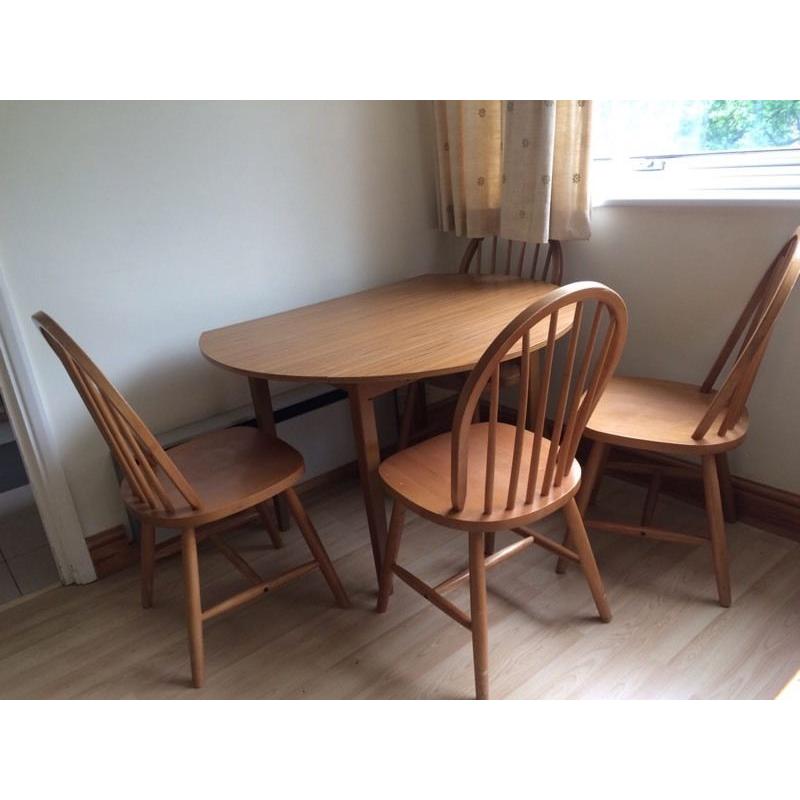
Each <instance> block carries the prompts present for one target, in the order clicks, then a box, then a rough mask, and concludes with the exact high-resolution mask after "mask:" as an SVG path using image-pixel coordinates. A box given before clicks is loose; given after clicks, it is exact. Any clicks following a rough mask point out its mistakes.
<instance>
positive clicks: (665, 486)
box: [608, 448, 800, 542]
mask: <svg viewBox="0 0 800 800" xmlns="http://www.w3.org/2000/svg"><path fill="white" fill-rule="evenodd" d="M617 456H619V457H621V458H624V460H626V461H633V462H637V463H641V464H643V465H647V466H652V467H659V466H661V467H663V466H674V467H683V468H685V467H687V466H688V467H694V466H696V465H695V464H693V463H692V462H689V461H685V460H683V459H679V458H673V457H671V456H665V455H660V454H656V453H641V452H633V451H630V450H623V449H620V448H612V450H611V453H610V455H609V463H613V461H614V459H615V457H617ZM608 474H609V475H613V476H614V477H616V478H622V479H623V480H626V481H628V482H630V483H635V484H638V485H640V486H646V485H647V484H648V483H649V479H648V476H647V475H641V474H634V473H630V472H622V471H619V472H618V471H615V470H613V469H609V470H608ZM731 483H732V484H733V491H734V496H735V500H736V511H737V515H738V518H739V519H740V520H741V521H742V522H746V523H748V524H749V525H754V526H756V527H757V528H763V529H764V530H767V531H770V532H771V533H776V534H778V535H780V536H784V537H786V538H787V539H792V540H793V541H795V542H800V495H798V494H795V493H793V492H787V491H785V490H783V489H776V488H775V487H773V486H767V485H766V484H763V483H758V482H756V481H751V480H749V479H747V478H740V477H737V476H736V475H733V476H731ZM661 491H663V492H664V493H665V494H668V495H670V496H671V497H675V498H677V499H678V500H684V501H686V502H689V503H692V504H693V505H697V506H701V507H703V506H704V505H705V499H704V496H703V484H702V480H701V479H700V473H699V470H698V475H697V478H696V479H694V478H691V477H678V476H664V477H663V478H662V481H661Z"/></svg>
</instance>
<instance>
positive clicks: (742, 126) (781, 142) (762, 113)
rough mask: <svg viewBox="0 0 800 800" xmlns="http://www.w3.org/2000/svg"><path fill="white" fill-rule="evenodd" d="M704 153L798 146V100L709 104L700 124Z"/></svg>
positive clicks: (799, 128)
mask: <svg viewBox="0 0 800 800" xmlns="http://www.w3.org/2000/svg"><path fill="white" fill-rule="evenodd" d="M702 128H703V130H702V141H703V147H704V149H706V150H732V149H748V148H753V149H756V148H761V147H787V146H790V145H797V144H800V100H712V101H711V102H710V103H709V105H708V108H707V109H706V113H705V116H704V118H703V122H702Z"/></svg>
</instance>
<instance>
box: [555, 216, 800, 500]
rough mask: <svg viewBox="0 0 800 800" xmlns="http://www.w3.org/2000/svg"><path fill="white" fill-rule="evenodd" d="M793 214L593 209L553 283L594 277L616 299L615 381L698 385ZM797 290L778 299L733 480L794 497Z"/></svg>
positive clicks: (798, 404) (795, 219) (798, 458)
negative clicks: (620, 312) (621, 303)
mask: <svg viewBox="0 0 800 800" xmlns="http://www.w3.org/2000/svg"><path fill="white" fill-rule="evenodd" d="M798 224H800V204H798V205H796V206H795V207H793V208H792V207H786V206H783V207H781V206H772V207H770V206H766V205H763V204H762V205H760V206H759V205H758V204H754V205H751V206H741V205H739V206H728V207H721V206H684V207H680V206H668V205H665V206H651V207H643V206H638V207H637V206H603V207H599V208H595V209H594V211H593V216H592V238H591V240H590V241H588V242H571V243H569V244H568V245H567V247H566V248H565V258H566V272H565V280H568V281H573V280H581V279H589V278H590V279H594V280H599V281H602V282H603V283H606V284H608V285H609V286H611V287H612V288H614V289H616V290H617V291H618V292H619V293H620V294H621V295H622V296H623V297H624V298H625V300H626V302H627V304H628V311H629V313H630V323H631V324H630V332H629V335H628V342H627V344H626V347H625V352H624V355H623V359H622V364H621V367H620V370H619V371H620V372H621V373H622V374H633V375H645V376H651V377H664V378H669V379H673V380H683V381H687V382H694V383H700V382H701V381H702V380H703V378H704V377H705V374H706V372H708V369H709V368H710V366H711V363H712V362H713V360H714V357H715V356H716V354H717V352H718V351H719V349H720V347H721V346H722V343H723V342H724V340H725V337H726V336H727V334H728V333H729V332H730V329H731V328H732V327H733V324H734V322H735V321H736V318H737V316H738V315H739V313H740V312H741V310H742V308H743V307H744V304H745V303H746V301H747V299H748V298H749V296H750V293H751V292H752V290H753V289H754V288H755V285H756V283H757V281H758V279H759V278H760V277H761V275H762V274H763V271H764V270H765V269H766V268H767V266H768V265H769V263H770V261H771V260H772V258H773V257H774V255H775V254H776V253H777V252H778V250H779V248H780V247H781V245H782V244H783V243H784V242H785V241H786V239H787V238H788V237H789V236H790V235H791V234H792V232H793V231H794V229H795V227H797V225H798ZM799 355H800V287H798V288H797V289H796V290H795V293H794V294H793V295H792V296H791V297H790V298H789V301H788V303H787V304H786V306H785V308H784V311H783V316H782V317H781V319H779V321H778V323H777V325H776V328H775V331H774V334H773V337H772V342H771V344H770V347H769V350H768V351H767V354H766V356H765V358H764V362H763V364H762V367H761V371H760V373H759V376H758V380H757V382H756V384H755V387H754V389H753V392H752V394H751V396H750V402H749V403H748V407H749V410H750V415H751V425H750V431H749V435H748V438H747V439H746V440H745V443H744V445H743V446H742V447H741V448H739V449H738V450H736V451H734V452H733V453H732V455H731V468H732V471H733V472H734V474H736V475H740V476H742V477H745V478H750V479H752V480H755V481H759V482H761V483H766V484H769V485H772V486H776V487H779V488H782V489H786V490H788V491H793V492H800V358H799Z"/></svg>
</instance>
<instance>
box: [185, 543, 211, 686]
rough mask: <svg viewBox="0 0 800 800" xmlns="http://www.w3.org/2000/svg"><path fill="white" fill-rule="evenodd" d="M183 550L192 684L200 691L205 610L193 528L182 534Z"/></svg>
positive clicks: (203, 672) (203, 656)
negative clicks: (203, 616) (201, 596)
mask: <svg viewBox="0 0 800 800" xmlns="http://www.w3.org/2000/svg"><path fill="white" fill-rule="evenodd" d="M181 545H182V549H183V586H184V592H185V593H186V623H187V626H188V628H189V655H190V657H191V660H192V684H193V685H194V688H195V689H200V688H202V686H203V682H204V680H205V655H204V653H203V618H202V613H203V608H202V602H201V599H200V568H199V566H198V563H197V536H196V534H195V531H194V529H193V528H187V529H186V530H184V531H183V532H182V533H181Z"/></svg>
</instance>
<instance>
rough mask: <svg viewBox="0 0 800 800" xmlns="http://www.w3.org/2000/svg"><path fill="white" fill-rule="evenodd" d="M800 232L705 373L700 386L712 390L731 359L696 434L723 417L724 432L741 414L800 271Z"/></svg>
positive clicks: (762, 282) (721, 429) (699, 436)
mask: <svg viewBox="0 0 800 800" xmlns="http://www.w3.org/2000/svg"><path fill="white" fill-rule="evenodd" d="M798 237H800V227H798V228H797V229H796V230H795V232H794V234H793V235H792V237H791V238H790V239H789V241H787V242H786V244H785V245H784V246H783V247H782V248H781V249H780V252H779V253H778V255H777V256H775V258H774V259H773V261H772V263H771V264H770V265H769V267H768V268H767V271H766V272H765V273H764V276H763V277H762V278H761V280H760V281H759V283H758V286H756V289H755V291H754V292H753V294H752V296H751V297H750V300H749V301H748V302H747V305H746V306H745V307H744V311H742V314H741V316H740V317H739V319H738V320H737V322H736V324H735V325H734V326H733V330H732V331H731V333H730V335H729V336H728V338H727V340H726V341H725V344H724V345H723V346H722V350H720V353H719V355H718V356H717V359H716V361H715V362H714V364H713V366H712V367H711V370H710V371H709V373H708V375H707V376H706V379H705V381H704V382H703V385H702V387H701V391H703V392H712V391H713V390H714V384H715V383H717V381H718V380H719V378H720V376H721V375H722V373H723V371H724V369H725V366H726V365H727V364H728V363H729V362H730V364H731V365H730V368H729V369H728V372H727V374H726V375H725V378H724V379H723V381H722V383H721V384H720V388H719V390H718V391H717V394H716V397H715V398H714V400H713V401H712V402H711V403H710V405H709V407H708V410H707V411H706V413H705V415H704V416H703V419H702V420H700V423H699V424H698V425H697V428H696V429H695V431H694V433H693V434H692V437H693V438H694V439H702V438H703V437H704V436H705V435H706V433H708V431H709V429H710V428H711V426H712V425H713V424H714V421H715V420H716V419H717V418H718V417H720V416H722V421H721V423H720V427H719V430H718V431H717V432H718V433H719V435H720V436H724V435H725V434H726V433H727V432H728V431H729V430H730V429H731V428H732V427H733V426H734V425H736V423H737V422H738V421H739V419H740V417H741V416H742V414H743V412H744V409H745V404H746V403H747V398H748V396H749V394H750V390H751V389H752V388H753V383H754V382H755V378H756V375H757V374H758V368H759V367H760V366H761V360H762V359H763V357H764V353H765V352H766V349H767V345H768V344H769V339H770V336H771V335H772V330H773V328H774V326H775V321H776V320H777V318H778V315H779V314H780V312H781V310H782V308H783V306H784V304H785V303H786V300H787V298H788V297H789V295H790V294H791V291H792V289H793V288H794V285H795V283H796V282H797V279H798V276H800V251H798V247H797V244H798ZM737 345H738V351H737ZM735 351H736V352H735ZM734 352H735V355H734Z"/></svg>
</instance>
